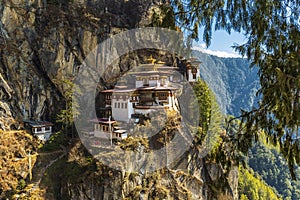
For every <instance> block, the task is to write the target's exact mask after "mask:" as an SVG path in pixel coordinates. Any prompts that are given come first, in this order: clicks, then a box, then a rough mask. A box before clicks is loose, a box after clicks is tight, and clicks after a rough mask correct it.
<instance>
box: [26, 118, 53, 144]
mask: <svg viewBox="0 0 300 200" xmlns="http://www.w3.org/2000/svg"><path fill="white" fill-rule="evenodd" d="M24 125H25V127H26V128H27V129H28V130H30V131H31V133H32V134H33V135H35V136H37V137H38V138H39V139H40V140H42V141H47V140H49V139H50V136H51V134H52V126H53V124H52V123H50V122H45V121H24Z"/></svg>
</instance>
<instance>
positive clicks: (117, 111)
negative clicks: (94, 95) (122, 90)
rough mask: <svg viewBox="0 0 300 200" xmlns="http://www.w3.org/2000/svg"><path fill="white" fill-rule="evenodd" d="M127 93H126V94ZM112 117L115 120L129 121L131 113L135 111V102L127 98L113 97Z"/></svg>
mask: <svg viewBox="0 0 300 200" xmlns="http://www.w3.org/2000/svg"><path fill="white" fill-rule="evenodd" d="M124 95H126V94H124ZM111 107H112V117H113V119H114V120H117V121H122V122H129V120H130V118H131V115H132V114H133V113H134V108H133V104H132V103H131V102H130V99H129V98H128V97H127V98H124V99H123V98H118V99H117V98H112V101H111Z"/></svg>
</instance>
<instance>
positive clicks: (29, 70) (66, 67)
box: [0, 0, 161, 129]
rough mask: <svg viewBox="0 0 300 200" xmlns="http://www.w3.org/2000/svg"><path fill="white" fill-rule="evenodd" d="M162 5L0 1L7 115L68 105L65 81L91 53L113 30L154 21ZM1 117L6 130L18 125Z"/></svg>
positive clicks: (49, 112) (0, 83) (49, 115)
mask: <svg viewBox="0 0 300 200" xmlns="http://www.w3.org/2000/svg"><path fill="white" fill-rule="evenodd" d="M58 2H61V3H58ZM160 4H161V2H160V1H157V0H153V1H148V0H143V1H136V0H131V1H108V0H107V1H72V2H68V1H55V0H53V1H46V0H43V1H42V0H31V1H22V0H15V1H10V0H4V1H3V3H1V5H0V55H1V56H0V66H1V68H0V75H1V76H0V87H1V90H0V96H1V97H2V98H1V104H0V105H1V108H2V109H1V112H2V113H3V115H1V116H3V119H4V118H7V117H12V118H15V119H18V120H22V119H24V118H25V119H26V118H31V119H44V120H51V119H54V116H55V114H56V113H57V110H58V109H59V105H61V104H62V105H63V99H64V98H63V93H64V92H63V86H62V82H61V80H62V79H64V78H70V77H73V76H74V75H75V74H76V72H77V70H78V68H79V66H80V64H81V62H82V61H83V60H84V58H85V57H86V55H88V53H89V52H90V51H91V50H92V49H93V48H95V47H96V45H97V44H98V43H100V42H101V41H103V40H104V39H105V38H107V37H108V36H109V35H111V34H116V33H118V32H120V31H123V30H127V29H131V28H135V27H139V26H145V25H146V24H149V23H150V21H151V20H150V19H151V17H150V16H149V15H150V14H151V10H153V9H157V7H158V5H160ZM116 67H117V68H118V67H119V66H116ZM122 67H123V68H124V66H122ZM122 67H121V68H122ZM122 70H124V69H121V70H120V69H119V70H115V71H116V72H120V71H122ZM54 105H55V106H54ZM6 116H7V117H6ZM1 121H2V124H1V127H0V128H2V129H8V128H9V127H10V124H13V122H11V123H10V124H9V123H8V124H6V125H4V124H3V121H4V120H1Z"/></svg>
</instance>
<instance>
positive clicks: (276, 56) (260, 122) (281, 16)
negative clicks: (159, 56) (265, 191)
mask: <svg viewBox="0 0 300 200" xmlns="http://www.w3.org/2000/svg"><path fill="white" fill-rule="evenodd" d="M172 3H173V6H174V10H175V12H176V18H177V19H178V21H179V22H178V23H179V25H181V26H182V27H184V28H186V30H187V31H189V33H190V36H191V37H192V38H195V39H198V34H199V33H198V26H204V34H203V40H204V41H205V42H206V44H207V45H209V44H210V41H211V36H212V29H213V27H214V28H215V30H219V29H225V30H226V31H227V32H228V33H230V32H231V31H232V30H233V31H238V32H241V31H242V32H243V33H244V35H245V37H246V39H247V42H246V43H245V44H242V45H236V46H235V49H236V50H237V51H238V52H239V53H241V54H242V55H245V56H247V57H248V59H250V60H251V61H252V64H255V65H257V66H259V76H260V83H261V89H260V90H259V92H258V94H259V95H261V96H262V100H261V102H259V106H258V108H257V109H254V110H253V111H252V112H249V113H247V112H245V113H243V115H242V116H243V119H244V120H245V121H246V122H247V124H246V129H247V132H246V133H247V134H249V136H250V137H251V136H253V134H254V133H255V132H257V130H258V129H259V128H262V129H264V130H265V131H267V133H268V134H269V138H270V139H271V140H272V141H273V143H274V144H277V143H279V144H280V146H281V152H282V153H283V155H284V157H285V158H286V159H287V160H288V164H289V168H290V171H291V174H292V177H293V178H295V174H294V173H293V166H294V163H295V161H296V162H297V163H298V164H300V149H299V148H300V145H299V143H297V142H294V141H293V139H292V138H293V137H295V136H296V135H299V126H300V99H299V98H300V71H299V65H300V56H299V54H300V50H299V46H300V30H299V29H300V27H299V20H300V6H299V1H298V0H286V1H285V0H280V1H271V0H267V1H265V0H250V1H237V0H227V1H225V0H220V1H214V0H208V1H200V0H188V1H182V0H173V1H172Z"/></svg>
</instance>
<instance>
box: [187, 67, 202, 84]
mask: <svg viewBox="0 0 300 200" xmlns="http://www.w3.org/2000/svg"><path fill="white" fill-rule="evenodd" d="M187 74H188V80H187V81H188V82H195V81H197V80H198V78H200V72H199V70H198V69H197V72H196V73H195V74H193V73H192V69H188V70H187Z"/></svg>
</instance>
